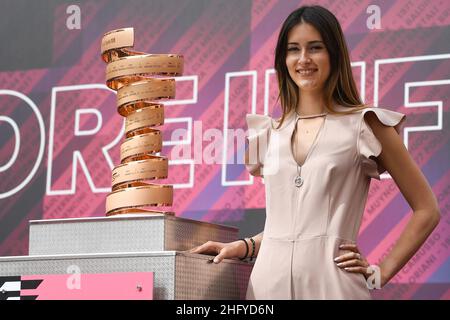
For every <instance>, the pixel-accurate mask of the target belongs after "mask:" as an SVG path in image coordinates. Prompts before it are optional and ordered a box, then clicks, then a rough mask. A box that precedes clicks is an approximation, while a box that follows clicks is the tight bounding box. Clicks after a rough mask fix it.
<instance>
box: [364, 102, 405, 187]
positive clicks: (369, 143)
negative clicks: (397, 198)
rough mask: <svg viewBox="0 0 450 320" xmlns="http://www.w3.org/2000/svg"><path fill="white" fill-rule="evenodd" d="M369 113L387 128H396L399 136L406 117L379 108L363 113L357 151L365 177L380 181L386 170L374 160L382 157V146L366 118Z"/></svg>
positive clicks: (367, 109)
mask: <svg viewBox="0 0 450 320" xmlns="http://www.w3.org/2000/svg"><path fill="white" fill-rule="evenodd" d="M369 112H373V113H374V114H375V115H376V117H377V119H378V120H379V121H380V122H381V123H382V124H384V125H385V126H390V127H394V128H395V130H396V131H397V133H398V134H400V133H401V130H402V128H403V126H404V124H405V120H406V115H405V114H403V113H400V112H396V111H391V110H387V109H383V108H377V107H372V108H366V109H363V111H362V112H361V118H360V121H359V135H358V140H357V149H358V153H359V156H360V160H361V165H362V171H363V173H364V174H365V175H367V176H369V177H371V178H375V179H378V180H380V174H382V173H383V172H385V171H386V169H385V168H383V166H381V164H379V163H378V162H377V161H376V159H374V158H376V157H378V156H379V155H380V153H381V150H382V146H381V143H380V141H379V140H378V139H377V137H376V136H375V134H374V133H373V131H372V129H371V127H370V126H369V125H368V123H367V121H366V119H365V117H364V116H365V115H366V114H367V113H369ZM371 157H372V158H371Z"/></svg>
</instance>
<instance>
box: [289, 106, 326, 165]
mask: <svg viewBox="0 0 450 320" xmlns="http://www.w3.org/2000/svg"><path fill="white" fill-rule="evenodd" d="M327 118H328V114H326V115H325V116H324V119H323V121H322V124H321V125H320V128H319V131H318V132H317V133H316V136H315V137H314V141H313V143H312V144H311V146H310V147H309V149H308V153H307V154H306V157H305V160H304V161H303V163H302V164H299V163H298V162H297V160H296V159H295V156H294V153H293V149H292V139H293V135H294V131H295V128H296V127H297V124H298V120H299V118H294V127H293V128H292V130H290V132H291V133H290V139H289V154H290V156H291V160H292V161H293V162H294V164H295V166H299V167H301V168H302V167H304V166H305V164H306V163H307V162H308V159H309V158H310V156H311V153H312V152H313V151H314V149H315V147H316V145H317V144H318V142H319V140H320V138H321V136H322V132H323V131H324V129H325V123H326V122H327Z"/></svg>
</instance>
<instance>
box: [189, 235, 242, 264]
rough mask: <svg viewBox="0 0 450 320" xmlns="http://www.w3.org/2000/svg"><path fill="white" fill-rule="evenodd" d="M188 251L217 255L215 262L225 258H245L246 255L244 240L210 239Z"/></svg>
mask: <svg viewBox="0 0 450 320" xmlns="http://www.w3.org/2000/svg"><path fill="white" fill-rule="evenodd" d="M188 252H189V253H201V254H210V255H216V257H215V258H214V260H213V262H214V263H219V262H221V261H222V260H223V259H233V258H243V257H244V255H245V243H244V242H243V241H242V240H238V241H233V242H228V243H222V242H215V241H208V242H206V243H204V244H202V245H200V246H198V247H195V248H193V249H191V250H189V251H188Z"/></svg>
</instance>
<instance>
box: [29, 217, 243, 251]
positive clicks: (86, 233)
mask: <svg viewBox="0 0 450 320" xmlns="http://www.w3.org/2000/svg"><path fill="white" fill-rule="evenodd" d="M237 238H238V229H237V228H234V227H229V226H224V225H219V224H213V223H207V222H202V221H196V220H190V219H185V218H179V217H175V216H171V215H166V214H151V215H146V214H129V215H128V214H126V215H125V214H124V215H116V216H110V217H93V218H75V219H52V220H35V221H30V241H29V254H30V255H54V254H86V253H97V254H98V253H112V252H149V251H165V250H174V251H186V250H189V249H192V248H194V247H196V246H199V245H201V244H203V243H205V242H207V241H209V240H211V241H218V242H231V241H235V240H236V239H237Z"/></svg>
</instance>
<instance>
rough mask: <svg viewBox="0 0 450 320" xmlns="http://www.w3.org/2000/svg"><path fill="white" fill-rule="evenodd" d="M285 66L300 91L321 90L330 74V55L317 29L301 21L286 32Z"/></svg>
mask: <svg viewBox="0 0 450 320" xmlns="http://www.w3.org/2000/svg"><path fill="white" fill-rule="evenodd" d="M286 66H287V68H288V71H289V75H290V76H291V78H292V80H293V81H294V82H295V83H296V84H297V86H298V87H299V88H300V91H321V90H322V89H323V87H324V84H325V82H326V80H327V79H328V76H329V74H330V57H329V54H328V51H327V48H326V47H325V44H324V43H323V41H322V37H321V36H320V33H319V31H317V30H316V28H314V27H313V26H312V25H311V24H308V23H301V24H298V25H297V26H295V27H294V28H292V29H291V30H290V31H289V34H288V47H287V54H286Z"/></svg>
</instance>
